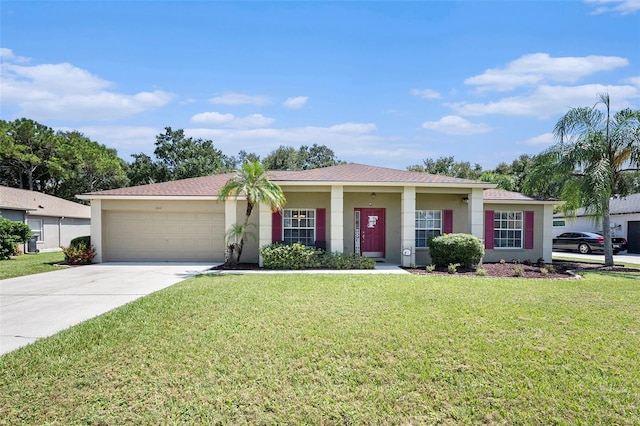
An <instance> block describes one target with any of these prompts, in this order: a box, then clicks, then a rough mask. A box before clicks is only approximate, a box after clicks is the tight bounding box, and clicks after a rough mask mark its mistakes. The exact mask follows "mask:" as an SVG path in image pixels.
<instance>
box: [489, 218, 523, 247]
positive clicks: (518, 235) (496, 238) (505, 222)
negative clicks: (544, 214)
mask: <svg viewBox="0 0 640 426" xmlns="http://www.w3.org/2000/svg"><path fill="white" fill-rule="evenodd" d="M523 244H524V212H523V211H518V210H501V211H498V210H496V211H494V212H493V248H495V249H522V247H523Z"/></svg>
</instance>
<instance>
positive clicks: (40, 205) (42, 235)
mask: <svg viewBox="0 0 640 426" xmlns="http://www.w3.org/2000/svg"><path fill="white" fill-rule="evenodd" d="M0 215H2V217H4V218H5V219H9V220H13V221H15V222H22V223H26V224H27V225H28V226H29V228H31V231H32V232H33V236H34V238H33V239H32V240H31V241H29V242H28V243H27V244H24V245H23V246H22V251H23V252H24V253H37V252H40V251H42V252H46V251H58V250H60V247H62V246H64V247H68V246H69V243H70V242H71V240H72V239H74V238H76V237H81V236H86V235H90V232H91V208H90V207H89V206H85V205H83V204H80V203H74V202H73V201H68V200H64V199H62V198H58V197H54V196H52V195H47V194H43V193H41V192H37V191H28V190H25V189H18V188H10V187H7V186H0Z"/></svg>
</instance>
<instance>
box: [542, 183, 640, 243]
mask: <svg viewBox="0 0 640 426" xmlns="http://www.w3.org/2000/svg"><path fill="white" fill-rule="evenodd" d="M609 210H610V213H609V218H610V219H611V236H612V237H623V238H626V239H627V244H628V248H627V253H640V194H632V195H627V196H626V197H622V198H613V199H611V200H610V201H609ZM572 231H582V232H602V223H601V224H600V225H599V226H596V222H595V220H594V217H593V216H591V215H587V214H586V213H585V209H578V210H576V212H575V217H571V216H565V215H564V214H562V213H557V214H554V215H553V235H554V236H556V235H560V234H562V233H563V232H572Z"/></svg>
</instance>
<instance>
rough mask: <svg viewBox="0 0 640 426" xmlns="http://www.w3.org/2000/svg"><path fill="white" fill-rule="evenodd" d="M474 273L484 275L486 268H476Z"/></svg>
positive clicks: (485, 274)
mask: <svg viewBox="0 0 640 426" xmlns="http://www.w3.org/2000/svg"><path fill="white" fill-rule="evenodd" d="M476 275H477V276H479V277H486V276H487V270H486V269H482V268H478V269H477V270H476Z"/></svg>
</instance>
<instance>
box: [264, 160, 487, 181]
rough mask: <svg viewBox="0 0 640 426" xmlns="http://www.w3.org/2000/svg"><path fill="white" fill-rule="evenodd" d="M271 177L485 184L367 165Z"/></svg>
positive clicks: (275, 172) (282, 172) (272, 173)
mask: <svg viewBox="0 0 640 426" xmlns="http://www.w3.org/2000/svg"><path fill="white" fill-rule="evenodd" d="M269 176H270V177H271V179H272V180H273V181H275V182H279V181H298V182H299V181H303V182H366V183H382V182H391V183H450V184H467V185H478V184H483V183H485V182H479V181H477V180H470V179H460V178H455V177H449V176H444V175H432V174H429V173H422V172H410V171H407V170H396V169H389V168H387V167H376V166H367V165H365V164H356V163H350V164H340V165H338V166H332V167H323V168H320V169H311V170H295V171H285V170H273V171H270V172H269Z"/></svg>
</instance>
